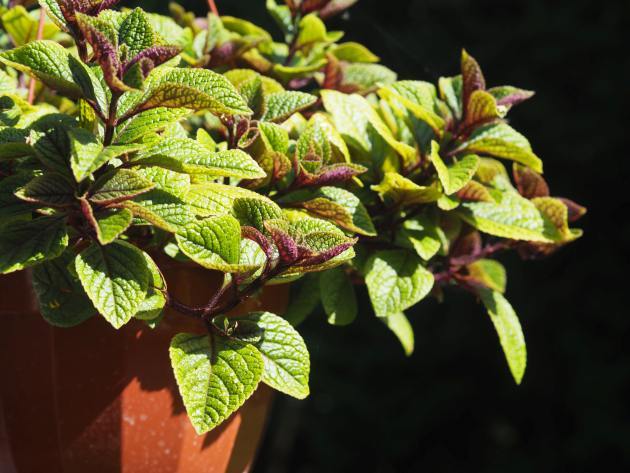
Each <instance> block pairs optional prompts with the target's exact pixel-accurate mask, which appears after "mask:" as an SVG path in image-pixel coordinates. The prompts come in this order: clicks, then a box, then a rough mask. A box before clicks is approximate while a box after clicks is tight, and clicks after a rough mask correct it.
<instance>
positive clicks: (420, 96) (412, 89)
mask: <svg viewBox="0 0 630 473" xmlns="http://www.w3.org/2000/svg"><path fill="white" fill-rule="evenodd" d="M379 95H381V96H382V97H384V98H386V99H389V100H394V101H399V102H400V103H401V104H402V105H403V106H404V107H405V108H407V109H408V110H409V111H410V112H411V113H412V114H413V115H414V116H415V117H416V118H418V119H419V120H422V121H423V122H425V123H426V124H427V125H429V126H430V127H431V129H432V130H433V131H434V132H435V133H436V134H437V135H438V136H441V134H442V132H443V129H444V126H445V122H444V119H443V118H442V117H441V116H440V115H439V114H438V113H437V111H436V105H435V101H436V99H437V94H436V90H435V86H434V85H433V84H430V83H428V82H422V81H399V82H396V83H395V84H392V85H390V86H388V87H385V88H383V89H381V90H379Z"/></svg>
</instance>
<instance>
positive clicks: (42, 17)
mask: <svg viewBox="0 0 630 473" xmlns="http://www.w3.org/2000/svg"><path fill="white" fill-rule="evenodd" d="M45 22H46V12H45V10H44V9H43V8H41V9H40V10H39V23H38V24H37V39H38V40H40V39H42V38H43V37H44V23H45ZM36 84H37V81H36V80H35V79H34V78H31V82H30V84H29V86H28V103H30V104H31V105H33V102H34V101H35V85H36Z"/></svg>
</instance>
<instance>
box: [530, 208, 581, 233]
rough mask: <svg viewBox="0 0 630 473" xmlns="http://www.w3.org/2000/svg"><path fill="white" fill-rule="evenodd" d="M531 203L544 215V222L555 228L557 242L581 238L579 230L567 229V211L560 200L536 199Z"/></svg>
mask: <svg viewBox="0 0 630 473" xmlns="http://www.w3.org/2000/svg"><path fill="white" fill-rule="evenodd" d="M531 202H532V203H533V204H534V205H535V206H536V208H537V209H538V210H539V211H540V213H541V214H542V215H544V217H545V220H546V221H548V222H550V223H551V224H552V225H553V226H554V227H555V229H556V230H557V233H558V239H559V241H562V242H568V241H572V240H575V239H576V238H579V237H580V236H582V231H581V230H576V229H571V228H569V209H568V207H567V205H566V204H565V203H564V202H563V201H562V200H561V199H557V198H554V197H536V198H534V199H532V200H531Z"/></svg>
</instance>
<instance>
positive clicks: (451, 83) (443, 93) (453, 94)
mask: <svg viewBox="0 0 630 473" xmlns="http://www.w3.org/2000/svg"><path fill="white" fill-rule="evenodd" d="M438 86H439V88H440V98H441V99H442V100H444V101H445V102H446V103H447V104H448V107H449V108H450V109H451V113H452V114H453V115H454V116H455V118H456V119H458V120H460V119H461V118H462V114H463V105H462V87H463V84H462V76H455V77H440V80H439V82H438Z"/></svg>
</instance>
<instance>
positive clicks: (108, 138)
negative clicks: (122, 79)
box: [103, 91, 121, 146]
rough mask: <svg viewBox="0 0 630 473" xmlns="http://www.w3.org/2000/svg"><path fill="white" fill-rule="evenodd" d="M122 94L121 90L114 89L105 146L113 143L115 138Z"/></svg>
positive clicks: (106, 127)
mask: <svg viewBox="0 0 630 473" xmlns="http://www.w3.org/2000/svg"><path fill="white" fill-rule="evenodd" d="M120 96H121V93H120V92H115V91H112V100H111V102H110V103H109V115H108V117H107V121H106V122H105V139H104V140H103V143H104V144H105V146H109V145H111V144H112V140H113V139H114V130H116V125H117V124H118V123H117V120H116V115H118V100H119V99H120Z"/></svg>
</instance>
